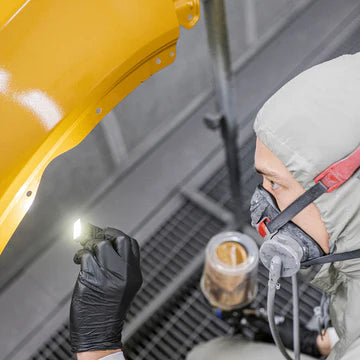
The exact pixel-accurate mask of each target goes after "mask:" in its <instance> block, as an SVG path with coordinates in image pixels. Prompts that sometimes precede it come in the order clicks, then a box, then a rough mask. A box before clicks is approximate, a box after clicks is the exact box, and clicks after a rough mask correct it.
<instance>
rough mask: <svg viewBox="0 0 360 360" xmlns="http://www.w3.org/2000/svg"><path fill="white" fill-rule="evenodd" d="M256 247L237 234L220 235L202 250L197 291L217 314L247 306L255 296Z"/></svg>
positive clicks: (226, 233) (257, 257) (245, 236)
mask: <svg viewBox="0 0 360 360" xmlns="http://www.w3.org/2000/svg"><path fill="white" fill-rule="evenodd" d="M258 262H259V254H258V247H257V245H256V243H255V241H254V240H253V239H251V238H250V237H249V236H247V235H245V234H241V233H239V232H224V233H220V234H218V235H216V236H214V237H213V238H212V239H210V241H209V243H208V245H207V247H206V250H205V265H204V272H203V276H202V278H201V289H202V292H203V294H204V295H205V297H206V298H207V299H208V301H209V302H210V304H211V305H212V306H214V307H216V308H218V309H221V310H233V309H239V308H241V307H244V306H246V305H248V304H249V303H251V302H252V301H253V300H254V298H255V296H256V292H257V269H258Z"/></svg>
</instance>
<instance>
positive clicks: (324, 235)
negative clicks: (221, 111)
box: [187, 53, 360, 360]
mask: <svg viewBox="0 0 360 360" xmlns="http://www.w3.org/2000/svg"><path fill="white" fill-rule="evenodd" d="M359 94H360V53H358V54H355V55H345V56H341V57H339V58H336V59H333V60H331V61H328V62H325V63H323V64H320V65H318V66H315V67H313V68H311V69H309V70H307V71H305V72H303V73H301V74H300V75H298V76H297V77H296V78H294V79H293V80H291V81H290V82H288V83H287V84H286V85H285V86H283V87H282V88H281V89H280V90H279V91H278V92H277V93H275V95H273V96H272V97H271V98H270V99H269V100H268V101H267V102H266V103H265V105H264V106H263V107H262V109H261V110H260V111H259V113H258V115H257V117H256V120H255V124H254V130H255V132H256V135H257V147H256V154H255V167H256V168H257V170H258V171H259V172H260V173H261V174H262V175H263V188H264V189H265V190H266V191H268V192H269V193H270V194H271V195H272V196H273V197H274V199H275V200H276V202H277V205H278V207H279V209H280V210H281V211H282V210H283V209H285V208H286V207H287V206H288V205H289V204H291V203H292V202H293V201H294V200H295V199H296V198H298V197H299V196H300V195H302V194H303V193H304V192H305V190H308V189H309V188H310V187H311V186H312V185H314V179H315V178H316V177H317V176H318V175H319V174H320V173H322V172H323V171H324V170H325V169H327V168H328V167H329V166H330V165H332V164H334V163H336V162H337V161H339V160H340V159H343V158H345V157H346V156H348V155H349V154H351V153H353V152H354V151H355V150H356V149H357V148H358V147H359V145H360V101H359ZM292 221H293V222H294V223H295V224H296V225H297V226H298V227H300V228H301V229H302V230H303V231H304V232H306V233H307V234H308V235H310V236H311V237H312V238H313V239H314V240H315V241H316V242H317V243H318V244H319V245H320V247H321V248H322V250H323V251H324V253H329V252H330V253H335V254H337V253H343V252H348V251H353V250H357V249H359V248H360V235H359V233H360V174H359V171H357V172H356V173H355V174H354V175H353V176H352V177H351V178H350V179H349V180H348V181H346V182H345V183H344V184H343V185H342V186H341V187H339V188H337V189H336V190H334V191H333V192H331V193H325V194H323V195H321V196H320V197H318V199H316V200H315V201H314V203H311V204H310V205H309V206H307V207H306V208H305V209H303V210H302V211H301V212H300V213H299V214H298V215H296V216H295V217H294V218H293V219H292ZM312 283H313V284H314V285H316V286H317V287H319V288H320V289H322V290H323V291H324V292H325V293H326V294H328V295H329V296H330V318H331V322H332V326H333V327H334V328H335V331H336V334H337V336H338V338H339V340H338V341H337V339H338V338H337V337H336V334H335V336H334V334H333V335H332V336H330V337H329V334H327V337H326V338H325V341H324V342H323V343H321V341H320V342H318V345H319V350H320V351H321V352H322V354H324V355H328V354H329V352H330V350H331V352H330V354H329V356H328V357H327V359H329V360H333V359H342V360H355V359H359V358H360V311H359V298H360V259H359V258H357V259H352V260H347V261H340V262H334V263H330V264H325V265H323V266H322V267H321V269H320V271H319V272H318V273H317V275H316V276H315V278H314V279H313V281H312ZM335 331H334V330H333V331H332V333H335ZM276 351H277V349H276V348H275V347H274V346H273V345H268V344H262V343H250V342H247V341H246V340H244V339H243V338H242V337H234V338H232V339H225V338H219V339H216V340H213V341H210V342H208V343H206V344H201V345H199V346H198V347H196V348H195V349H194V350H193V351H192V352H191V353H190V354H189V355H188V358H187V359H188V360H195V359H196V360H205V359H206V360H212V359H218V358H221V359H222V360H232V359H238V358H241V355H243V356H244V355H246V356H247V357H246V358H251V359H252V360H254V359H257V358H259V359H260V358H261V359H262V358H263V356H264V355H265V354H266V356H267V357H270V356H274V358H281V355H280V353H279V352H278V353H276ZM303 358H305V357H303Z"/></svg>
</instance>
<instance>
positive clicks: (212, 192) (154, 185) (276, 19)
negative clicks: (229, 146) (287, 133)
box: [0, 0, 360, 360]
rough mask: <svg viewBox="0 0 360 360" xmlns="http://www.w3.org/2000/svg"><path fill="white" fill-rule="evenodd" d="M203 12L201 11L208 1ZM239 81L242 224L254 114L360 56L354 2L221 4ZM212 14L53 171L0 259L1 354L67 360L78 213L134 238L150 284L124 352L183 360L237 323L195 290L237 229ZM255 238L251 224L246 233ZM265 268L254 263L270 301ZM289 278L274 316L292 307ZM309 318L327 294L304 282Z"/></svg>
mask: <svg viewBox="0 0 360 360" xmlns="http://www.w3.org/2000/svg"><path fill="white" fill-rule="evenodd" d="M202 10H203V9H202ZM226 10H227V21H228V28H229V37H230V46H231V61H232V69H233V72H234V83H235V84H236V111H237V121H238V126H239V138H238V144H239V149H240V150H239V158H240V168H241V174H242V184H243V185H242V190H243V194H244V197H243V203H242V204H241V206H242V208H243V211H244V221H248V214H247V212H246V209H247V207H248V203H249V197H250V194H251V193H252V191H253V190H254V187H255V185H256V184H257V183H258V182H259V178H258V177H257V176H256V175H255V174H254V171H253V152H254V145H255V143H254V140H255V139H254V135H253V133H252V123H253V120H254V116H255V115H256V111H257V110H258V108H259V107H260V106H261V105H262V104H263V103H264V101H265V100H266V99H267V98H268V97H269V96H271V94H273V93H274V92H275V91H276V90H277V89H278V88H279V87H280V86H281V85H282V84H283V83H285V82H286V81H287V80H289V79H290V78H292V77H294V76H295V75H296V74H297V73H299V72H301V71H303V70H304V69H306V68H308V67H310V66H312V65H314V64H316V63H319V62H322V61H325V60H327V59H330V58H333V57H336V56H339V55H341V54H345V53H355V52H357V51H359V50H360V40H359V39H360V3H359V1H358V0H343V1H337V0H226ZM212 79H213V76H212V69H211V61H210V56H209V50H208V42H207V35H206V27H205V24H204V18H203V17H202V19H201V21H200V23H199V24H198V25H197V26H196V27H195V28H194V29H193V30H192V31H190V32H187V31H186V30H182V34H181V38H180V41H179V45H178V54H177V60H176V62H175V64H173V65H171V66H169V67H168V68H166V69H164V70H162V71H161V72H160V73H159V74H156V75H154V76H153V77H152V78H151V79H149V80H148V81H146V82H145V83H144V84H142V85H141V86H140V87H139V88H138V89H136V90H135V91H134V92H133V93H131V94H130V95H129V96H128V97H127V98H126V99H125V100H124V101H122V102H121V103H120V104H119V105H118V106H117V107H116V108H115V109H114V110H113V111H112V112H111V113H110V114H108V115H107V116H106V118H105V119H104V120H103V121H102V122H101V123H100V124H99V125H98V126H97V127H96V128H95V129H94V130H93V131H92V133H91V134H90V135H89V136H88V137H87V138H86V139H85V140H84V141H83V142H82V143H81V144H80V145H79V146H77V147H76V148H75V149H73V150H71V151H69V152H67V153H65V154H64V155H62V156H60V157H59V158H57V159H56V160H54V161H53V162H52V163H51V164H50V166H49V167H48V168H47V170H46V172H45V174H44V176H43V179H42V182H41V185H40V188H39V191H38V194H37V197H36V200H35V203H34V204H33V206H32V208H31V210H30V211H29V213H28V214H27V215H26V217H25V219H24V220H23V221H22V223H21V225H20V226H19V228H18V229H17V231H16V233H15V234H14V236H13V238H12V240H11V242H10V243H9V244H8V246H7V247H6V249H5V251H4V253H3V254H2V255H1V257H0V288H1V291H0V323H1V327H0V349H1V352H0V360H5V359H6V360H10V359H11V360H20V359H21V360H30V359H34V360H35V359H49V360H50V359H70V358H71V357H72V354H71V352H70V347H69V342H68V335H69V333H68V325H67V318H68V311H69V301H70V296H71V292H72V287H73V284H74V282H75V279H76V275H77V271H78V269H77V267H76V266H75V265H74V264H73V262H72V257H73V254H74V253H75V251H76V250H77V248H78V245H77V244H75V243H74V242H73V241H72V240H71V239H72V237H71V231H72V224H73V222H74V220H76V219H77V218H79V217H81V218H83V219H86V220H88V221H90V222H92V223H94V224H96V225H99V226H113V227H117V228H119V229H122V230H123V231H125V232H127V233H130V234H131V235H133V236H135V237H136V238H137V239H138V240H139V241H140V243H141V246H142V258H143V262H142V266H143V269H144V272H145V273H146V275H145V278H144V285H143V288H142V290H141V291H140V293H139V294H138V296H137V298H136V299H135V302H134V304H133V306H132V308H131V310H130V313H129V316H128V322H127V326H126V328H125V331H124V338H125V345H126V346H125V350H126V352H127V354H128V356H129V359H147V360H148V359H185V357H186V353H187V352H188V351H189V350H190V349H191V348H192V347H193V346H194V345H195V344H197V343H199V342H202V341H205V340H207V339H211V338H213V337H215V336H218V335H224V334H230V333H231V328H230V327H229V326H228V325H227V324H225V323H224V322H222V321H221V320H219V319H218V318H216V316H215V315H214V314H213V312H212V310H211V308H210V307H209V306H208V305H207V303H206V301H205V300H204V299H203V297H202V295H201V292H200V290H199V278H200V274H201V267H202V262H203V250H204V248H205V246H206V243H207V242H208V240H209V239H210V238H211V237H212V236H213V235H215V234H216V233H218V232H219V231H221V230H223V229H226V228H229V226H230V225H229V224H231V219H232V210H233V208H234V204H233V203H232V202H231V195H230V189H229V184H228V178H227V172H226V168H225V162H224V153H223V146H222V141H221V137H220V133H219V132H218V131H211V130H210V129H208V128H207V127H206V126H205V124H204V121H203V120H204V117H205V115H206V114H209V113H213V112H214V111H215V102H214V91H213V81H212ZM244 230H245V231H246V232H248V233H251V230H250V229H248V228H247V227H246V228H245V229H244ZM266 281H267V275H266V273H265V271H264V270H263V269H262V268H260V276H259V283H260V285H259V286H260V290H259V295H258V297H257V299H256V301H258V302H260V303H261V302H263V301H264V296H265V294H264V291H263V289H264V286H265V284H266ZM290 288H291V285H290V284H286V283H285V285H284V286H283V290H282V292H283V294H282V295H279V303H278V305H279V306H278V310H279V312H280V310H281V312H282V313H283V314H285V315H287V314H288V311H289V310H290V308H291V304H289V303H288V300H289V298H290V296H289V295H288V293H289V292H290ZM300 294H302V296H301V299H302V303H301V309H300V315H301V321H303V322H307V321H308V320H309V319H310V318H311V316H312V307H313V306H314V305H316V304H317V301H318V299H319V293H318V291H317V290H316V289H314V288H312V287H309V286H308V285H306V284H305V283H303V284H302V285H301V287H300Z"/></svg>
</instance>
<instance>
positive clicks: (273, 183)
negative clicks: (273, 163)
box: [270, 180, 280, 190]
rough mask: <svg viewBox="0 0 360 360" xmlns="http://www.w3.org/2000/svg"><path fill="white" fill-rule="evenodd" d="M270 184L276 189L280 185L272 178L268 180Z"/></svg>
mask: <svg viewBox="0 0 360 360" xmlns="http://www.w3.org/2000/svg"><path fill="white" fill-rule="evenodd" d="M270 184H271V189H272V190H277V189H278V188H279V187H280V185H279V184H278V183H276V182H275V181H272V180H270Z"/></svg>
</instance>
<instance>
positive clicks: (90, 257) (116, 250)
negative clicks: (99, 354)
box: [70, 229, 142, 352]
mask: <svg viewBox="0 0 360 360" xmlns="http://www.w3.org/2000/svg"><path fill="white" fill-rule="evenodd" d="M110 231H111V232H112V234H113V233H114V231H115V229H110ZM115 233H116V239H115V240H113V241H110V240H102V241H100V242H93V243H92V246H91V250H84V249H82V250H80V251H79V252H78V254H77V255H76V256H75V258H74V261H76V262H80V264H81V269H80V273H79V276H78V279H77V282H76V285H75V289H74V292H73V296H72V302H71V309H70V339H71V347H72V351H74V352H85V351H90V350H91V351H93V350H116V349H121V347H122V343H121V332H122V328H123V324H124V320H125V316H126V312H127V310H128V308H129V306H130V303H131V302H132V300H133V298H134V297H135V295H136V293H137V292H138V290H139V289H140V287H141V284H142V275H141V269H140V251H139V245H138V243H137V241H136V240H135V239H132V238H130V237H129V236H127V235H126V234H124V233H122V232H121V231H118V230H116V231H115Z"/></svg>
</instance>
